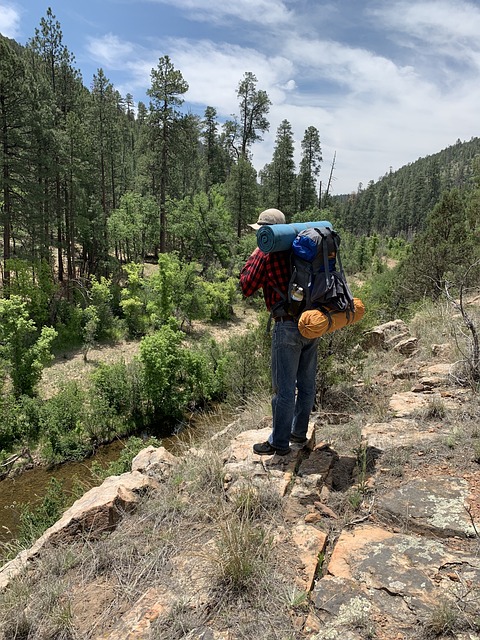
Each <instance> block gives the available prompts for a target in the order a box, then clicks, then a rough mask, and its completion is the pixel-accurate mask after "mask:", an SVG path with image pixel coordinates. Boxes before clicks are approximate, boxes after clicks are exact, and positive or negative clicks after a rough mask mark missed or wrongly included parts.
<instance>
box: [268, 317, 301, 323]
mask: <svg viewBox="0 0 480 640" xmlns="http://www.w3.org/2000/svg"><path fill="white" fill-rule="evenodd" d="M273 319H274V320H275V322H287V321H288V320H290V321H291V322H296V321H297V319H296V318H294V317H293V316H277V317H276V318H273Z"/></svg>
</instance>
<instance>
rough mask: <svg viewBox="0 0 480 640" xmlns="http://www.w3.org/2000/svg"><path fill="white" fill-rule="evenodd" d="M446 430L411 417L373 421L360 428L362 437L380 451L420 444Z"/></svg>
mask: <svg viewBox="0 0 480 640" xmlns="http://www.w3.org/2000/svg"><path fill="white" fill-rule="evenodd" d="M446 435H448V432H447V430H446V429H444V428H443V427H441V426H439V425H429V424H428V423H425V422H419V421H417V420H414V419H412V418H394V419H393V420H391V421H390V422H373V423H370V424H366V425H365V426H364V427H363V429H362V439H363V440H364V441H365V442H366V443H367V444H368V445H369V446H371V447H375V448H376V449H379V450H380V451H390V450H391V449H397V448H398V447H409V446H415V445H419V444H420V445H421V444H423V443H425V442H430V441H432V440H437V439H438V437H439V436H446Z"/></svg>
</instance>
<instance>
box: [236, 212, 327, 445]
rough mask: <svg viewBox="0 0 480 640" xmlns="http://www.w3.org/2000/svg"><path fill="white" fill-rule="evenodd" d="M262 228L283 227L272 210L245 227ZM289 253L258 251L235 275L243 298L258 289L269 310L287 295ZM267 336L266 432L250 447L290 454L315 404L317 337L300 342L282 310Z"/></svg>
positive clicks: (281, 217)
mask: <svg viewBox="0 0 480 640" xmlns="http://www.w3.org/2000/svg"><path fill="white" fill-rule="evenodd" d="M266 224H285V216H284V214H283V213H282V212H281V211H279V210H278V209H266V210H265V211H262V213H261V214H260V215H259V217H258V220H257V222H256V223H254V224H250V225H249V226H250V227H251V228H252V229H255V230H258V229H260V227H261V226H262V225H266ZM290 271H291V267H290V251H275V252H272V253H264V252H263V251H261V250H260V249H259V248H258V247H257V248H256V249H255V251H254V252H253V253H252V254H251V256H250V257H249V258H248V260H247V262H246V263H245V265H244V267H243V268H242V270H241V272H240V286H241V289H242V291H243V294H244V295H245V296H247V297H248V296H251V295H252V294H254V293H255V292H256V291H258V289H260V288H261V289H263V295H264V300H265V305H266V307H267V309H268V310H269V311H272V308H273V307H275V306H276V305H277V303H278V302H280V301H281V300H282V299H286V297H287V289H288V283H289V280H290V275H291V273H290ZM273 319H274V320H275V322H274V326H273V335H272V354H271V358H272V360H271V367H272V387H273V396H272V432H271V434H270V436H269V438H268V440H267V441H266V442H261V443H258V444H254V445H253V451H254V452H255V453H257V454H259V455H272V454H274V453H276V454H278V455H280V456H284V455H286V454H288V453H290V446H289V443H290V442H292V443H296V444H305V443H306V441H307V429H308V422H309V418H310V413H311V411H312V408H313V403H314V400H315V374H316V370H317V344H318V338H314V339H309V338H304V337H303V336H302V335H301V334H300V332H299V330H298V326H297V321H296V320H295V318H293V317H292V316H290V315H288V314H287V313H286V312H285V311H284V310H283V309H281V310H280V309H278V310H277V311H275V310H274V313H273Z"/></svg>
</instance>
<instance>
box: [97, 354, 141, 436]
mask: <svg viewBox="0 0 480 640" xmlns="http://www.w3.org/2000/svg"><path fill="white" fill-rule="evenodd" d="M141 376H142V372H141V367H140V363H139V362H138V361H134V362H131V363H128V364H126V363H125V362H116V363H113V364H105V363H103V362H102V363H100V364H99V365H98V368H97V369H96V370H95V371H94V372H93V373H92V376H91V379H92V382H93V387H94V393H97V394H100V396H102V397H103V398H104V399H105V401H106V403H107V405H108V406H109V407H110V408H111V409H112V411H113V412H114V413H115V415H117V416H122V418H123V419H124V420H125V421H126V422H128V423H131V424H133V425H140V424H141V416H142V406H141V405H142V388H141V386H142V380H141Z"/></svg>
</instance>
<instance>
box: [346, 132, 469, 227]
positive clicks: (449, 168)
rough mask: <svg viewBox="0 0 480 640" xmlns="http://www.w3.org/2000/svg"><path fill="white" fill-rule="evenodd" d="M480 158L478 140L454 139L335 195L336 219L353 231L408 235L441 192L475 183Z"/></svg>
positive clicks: (466, 188)
mask: <svg viewBox="0 0 480 640" xmlns="http://www.w3.org/2000/svg"><path fill="white" fill-rule="evenodd" d="M479 156H480V138H472V139H471V140H469V141H468V142H461V141H460V140H457V142H456V143H455V144H454V145H452V146H450V147H447V148H446V149H443V150H442V151H439V152H438V153H435V154H433V155H430V156H426V157H425V158H419V159H418V160H416V161H415V162H411V163H409V164H408V165H406V166H404V167H401V168H400V169H398V170H397V171H390V172H389V173H387V174H386V175H385V176H383V177H382V178H380V179H379V180H378V181H377V182H373V181H372V182H370V183H369V184H368V185H367V186H366V187H365V186H364V185H363V186H361V187H359V189H358V191H357V192H356V193H353V194H351V195H349V196H348V197H347V196H342V197H341V198H339V199H338V201H337V203H338V216H339V222H341V224H342V226H344V227H345V229H347V230H348V231H352V232H354V233H360V234H366V235H368V234H371V233H381V234H386V235H390V236H398V235H401V236H404V237H407V238H409V237H411V236H412V235H413V234H415V233H416V232H418V231H421V230H422V229H423V225H424V222H425V219H426V216H427V214H428V213H429V212H430V211H431V209H432V208H433V207H434V206H435V204H437V202H438V201H439V199H440V196H441V194H442V193H443V192H445V191H448V190H450V189H453V188H458V189H461V190H466V191H470V190H472V189H473V188H475V186H478V185H477V183H478V158H479ZM476 176H477V177H476ZM334 201H335V199H334Z"/></svg>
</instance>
